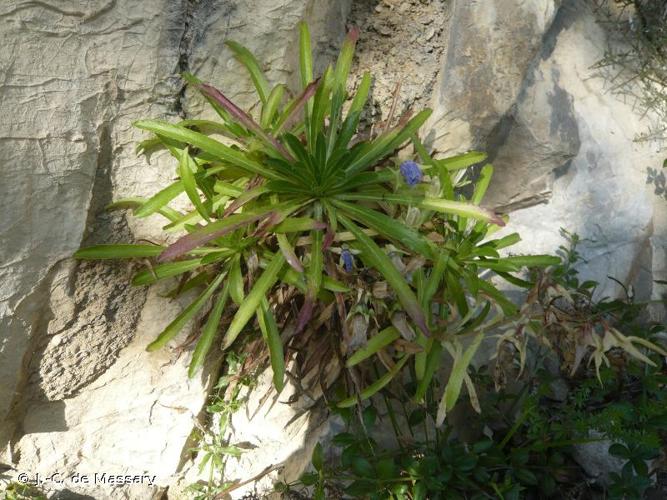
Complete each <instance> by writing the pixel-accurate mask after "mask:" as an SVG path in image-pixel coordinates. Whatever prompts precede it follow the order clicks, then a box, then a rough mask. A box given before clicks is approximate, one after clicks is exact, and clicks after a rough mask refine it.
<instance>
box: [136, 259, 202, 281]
mask: <svg viewBox="0 0 667 500" xmlns="http://www.w3.org/2000/svg"><path fill="white" fill-rule="evenodd" d="M201 265H202V260H201V259H189V260H180V261H178V262H167V263H166V264H158V265H156V266H152V267H151V268H150V269H145V270H143V271H140V272H139V273H137V274H136V275H135V276H134V278H133V279H132V284H133V285H134V286H141V285H150V284H152V283H155V282H156V281H157V280H161V279H164V278H171V277H172V276H178V275H179V274H183V273H187V272H188V271H192V270H194V269H197V268H198V267H200V266H201Z"/></svg>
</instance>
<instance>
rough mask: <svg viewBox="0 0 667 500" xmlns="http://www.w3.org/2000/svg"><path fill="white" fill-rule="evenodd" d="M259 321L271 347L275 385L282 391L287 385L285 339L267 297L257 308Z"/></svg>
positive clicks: (277, 389) (263, 335) (265, 338)
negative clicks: (282, 337) (281, 336)
mask: <svg viewBox="0 0 667 500" xmlns="http://www.w3.org/2000/svg"><path fill="white" fill-rule="evenodd" d="M257 322H258V323H259V329H260V330H261V332H262V337H263V338H264V342H266V345H267V347H268V348H269V358H270V360H271V369H272V370H273V386H274V387H275V388H276V391H277V392H278V393H280V392H282V390H283V388H284V387H285V353H284V352H283V341H282V340H281V338H280V332H279V331H278V324H277V323H276V319H275V318H274V316H273V313H272V312H271V309H270V308H269V303H268V301H267V300H266V298H264V300H262V303H261V304H260V306H259V309H257Z"/></svg>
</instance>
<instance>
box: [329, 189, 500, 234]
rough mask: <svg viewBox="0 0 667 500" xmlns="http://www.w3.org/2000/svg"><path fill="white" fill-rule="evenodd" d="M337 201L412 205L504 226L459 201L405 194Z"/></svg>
mask: <svg viewBox="0 0 667 500" xmlns="http://www.w3.org/2000/svg"><path fill="white" fill-rule="evenodd" d="M336 198H337V199H339V200H354V201H378V202H379V201H384V202H388V203H399V204H401V205H412V206H415V207H417V208H421V209H424V210H432V211H434V212H441V213H445V214H452V215H459V216H462V217H470V218H473V219H479V220H484V221H488V222H492V223H494V224H497V225H499V226H504V225H505V222H504V221H503V220H502V219H501V218H500V217H498V216H497V215H496V214H495V213H493V212H491V211H490V210H487V209H485V208H481V207H478V206H477V205H473V204H471V203H464V202H461V201H450V200H444V199H442V198H430V197H423V196H413V195H406V194H391V193H387V194H374V193H352V194H341V195H337V196H336Z"/></svg>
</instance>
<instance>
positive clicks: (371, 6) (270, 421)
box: [0, 0, 667, 499]
mask: <svg viewBox="0 0 667 500" xmlns="http://www.w3.org/2000/svg"><path fill="white" fill-rule="evenodd" d="M589 5H590V2H586V1H585V0H562V1H557V0H539V1H537V0H536V1H534V2H523V1H519V0H488V1H485V2H471V1H468V0H433V1H423V0H406V1H395V0H381V1H380V0H355V1H354V2H351V1H350V0H348V1H343V2H340V1H335V0H277V1H267V0H247V1H241V0H216V1H214V0H176V1H174V0H150V1H139V0H62V1H58V2H41V1H29V0H6V1H4V2H1V3H0V42H2V46H3V47H4V48H5V50H3V51H0V70H1V71H0V75H2V78H1V79H0V110H2V112H3V117H4V118H3V120H1V121H0V213H2V215H3V217H1V218H0V380H1V381H2V382H1V383H0V450H2V456H0V462H2V463H6V464H9V465H11V466H12V467H13V468H14V472H30V473H35V472H41V473H42V474H52V473H54V472H59V473H61V474H63V475H68V474H72V473H75V472H79V473H82V474H90V473H94V472H108V473H114V474H148V475H151V476H153V475H155V476H156V478H155V484H154V485H149V484H139V485H134V486H132V487H128V486H110V485H108V484H107V485H104V484H98V485H81V484H79V485H72V484H65V485H60V486H54V487H55V488H56V489H63V488H65V489H67V490H70V493H67V492H65V495H67V494H73V493H71V492H76V493H79V494H85V495H90V497H92V498H112V499H116V498H119V499H120V498H158V497H159V496H160V495H162V494H163V492H164V489H165V488H167V487H169V486H170V485H172V484H173V482H174V478H175V477H176V475H177V474H178V473H179V471H181V470H182V469H183V466H184V463H185V462H186V458H187V457H186V455H187V450H188V448H189V446H190V441H189V437H190V435H191V432H192V430H193V428H194V420H195V419H197V418H198V417H199V415H200V412H201V408H202V406H203V404H204V402H205V400H206V395H207V393H208V390H209V387H210V384H211V382H212V379H213V378H214V377H215V375H216V374H217V370H218V368H219V363H220V361H219V359H216V357H215V356H212V357H211V359H210V360H209V362H208V365H207V366H206V368H205V369H204V371H203V373H202V374H201V376H199V377H197V378H195V379H193V380H188V379H187V376H186V371H187V363H188V360H189V353H188V351H187V350H186V351H185V352H184V353H182V354H180V353H179V352H178V351H177V350H174V349H165V350H162V351H159V352H157V353H151V354H148V353H146V352H145V350H144V348H145V346H146V344H147V343H148V342H150V341H151V340H152V339H153V338H154V337H155V335H157V334H158V333H159V332H160V331H161V329H162V328H164V326H165V325H166V324H168V322H169V321H170V320H171V319H172V318H173V317H174V316H175V315H176V314H177V313H178V311H179V310H180V306H179V304H178V303H174V302H172V301H170V300H169V299H166V298H164V297H162V296H161V294H162V293H163V292H164V291H165V290H164V289H159V288H153V289H149V290H145V289H135V288H131V287H129V286H128V284H127V283H128V281H129V277H130V276H131V275H132V271H133V268H131V267H130V265H128V264H124V263H121V264H110V263H108V262H102V263H77V262H74V261H73V260H71V259H70V256H71V255H72V253H73V252H74V251H76V250H77V249H78V248H79V247H80V246H81V245H82V244H83V245H89V244H95V243H108V242H121V241H131V240H132V239H135V240H138V239H143V238H145V239H150V240H151V241H161V239H162V238H164V237H163V235H162V233H161V231H160V227H161V225H162V221H160V220H156V219H155V218H149V219H141V220H135V219H132V218H131V217H130V218H126V217H125V214H124V213H123V212H106V211H105V210H104V207H105V206H106V205H107V204H108V203H110V202H111V201H113V200H116V199H119V198H123V197H128V196H141V197H145V196H148V195H151V194H153V193H155V192H156V191H157V190H159V189H160V188H162V187H164V186H166V185H167V184H168V183H169V182H170V181H171V179H173V177H174V175H175V174H174V165H173V162H172V161H171V160H170V158H169V157H168V155H165V154H163V153H156V154H154V155H153V156H152V158H151V161H150V163H148V162H147V161H146V159H144V158H143V157H137V156H136V155H135V152H134V148H135V145H136V143H137V142H138V141H139V140H140V139H142V138H143V134H142V133H141V132H140V131H138V130H136V129H133V128H132V126H131V123H132V121H133V120H136V119H138V118H144V117H152V118H162V119H166V120H170V121H175V120H177V119H179V118H181V117H184V116H187V117H198V116H202V115H204V116H206V114H207V113H209V112H210V111H208V110H206V109H205V106H204V105H203V101H202V100H201V99H198V98H196V96H194V95H191V94H190V91H189V90H187V89H184V87H183V85H182V82H181V80H180V79H179V78H178V74H179V73H180V72H181V71H185V70H187V71H191V72H193V73H196V74H197V75H198V76H199V77H201V78H202V79H204V80H208V81H210V82H211V83H212V84H214V85H215V86H217V87H220V88H221V89H224V91H225V93H226V94H228V95H229V96H230V97H231V98H232V99H233V100H235V101H236V102H238V103H239V104H240V105H242V106H244V107H250V106H252V105H253V104H254V102H253V100H252V96H251V93H250V91H249V90H250V81H249V79H248V78H247V77H246V75H245V74H244V73H242V72H240V66H239V64H238V63H237V62H236V61H235V60H234V59H233V58H232V57H231V54H230V53H229V51H228V50H226V49H225V47H224V41H225V40H226V39H230V38H231V39H234V40H236V41H238V42H240V43H242V44H244V45H246V46H248V47H249V48H250V49H251V50H252V51H253V52H255V54H256V55H257V57H258V59H259V60H260V61H263V62H266V68H265V69H266V70H267V75H268V77H269V80H271V81H273V82H277V81H285V80H287V81H288V82H294V81H295V72H294V71H293V69H294V68H295V67H296V65H295V63H296V60H297V59H296V58H297V52H296V50H297V47H296V46H297V45H298V44H297V43H296V41H297V30H296V25H297V23H298V22H299V21H300V20H301V19H306V20H308V22H309V24H310V26H311V31H312V32H313V36H314V40H313V47H314V48H315V50H316V53H317V54H318V55H320V56H322V57H321V58H320V59H319V64H320V70H321V69H322V68H323V64H324V63H325V62H328V61H329V60H331V59H332V57H334V56H335V54H336V50H337V47H338V46H339V43H340V41H341V38H342V36H343V34H344V32H345V27H346V24H355V25H358V26H359V27H360V29H361V35H360V40H359V43H358V55H357V57H356V59H355V62H354V68H353V71H354V73H355V74H356V76H358V75H360V74H361V73H363V72H364V71H367V70H370V71H372V72H373V73H374V77H375V81H374V84H373V88H372V98H371V106H370V107H369V109H368V110H367V113H368V114H367V116H366V117H365V119H366V122H369V121H370V120H371V119H372V120H377V119H386V117H387V115H388V113H389V109H390V107H391V102H392V99H393V97H392V96H393V92H394V89H395V86H396V84H397V83H398V82H400V83H401V89H400V90H399V93H398V99H397V110H396V115H400V114H401V113H403V112H404V111H406V110H408V109H411V108H412V109H414V110H418V109H419V108H420V107H423V106H426V105H430V106H431V107H433V109H434V114H433V118H432V119H431V121H430V123H429V126H428V127H427V128H426V129H425V131H424V132H425V138H426V139H427V143H430V144H431V145H433V147H435V148H436V149H437V150H438V151H439V152H441V153H443V154H451V153H453V152H462V151H466V150H469V149H472V148H477V149H486V150H488V151H489V154H490V158H491V160H492V161H493V163H494V166H495V167H496V177H495V181H494V182H493V183H492V186H491V189H490V192H489V199H488V201H487V203H489V204H490V205H491V206H494V207H500V208H502V209H503V210H505V211H509V212H511V224H510V225H509V227H508V228H507V231H519V232H520V233H521V235H522V237H523V241H522V242H521V246H520V247H517V248H516V250H515V249H513V251H525V252H553V251H555V250H556V249H557V247H558V245H560V244H562V243H563V240H562V239H561V237H560V236H559V228H560V227H564V228H566V229H568V230H569V231H572V232H578V233H579V234H580V236H581V237H582V238H584V239H585V242H584V245H583V248H582V254H583V257H584V259H586V260H587V261H588V264H587V266H586V267H585V272H586V275H585V278H587V279H596V280H598V281H600V282H602V283H603V284H604V289H603V291H602V292H603V294H604V295H611V296H613V295H617V294H619V293H621V292H622V290H621V288H620V287H619V286H618V285H617V284H615V283H614V282H612V281H611V280H608V279H607V278H606V276H607V275H612V276H614V277H615V278H616V279H618V280H620V281H621V282H623V283H625V284H632V285H634V286H635V288H636V289H637V293H638V299H640V300H641V299H648V298H659V297H660V294H661V291H660V289H659V288H657V285H655V284H654V283H653V280H655V279H662V280H664V279H666V278H667V274H666V273H667V256H666V255H665V248H667V245H666V243H667V204H666V203H665V200H664V199H663V198H661V197H659V196H656V195H654V194H653V192H652V189H651V186H650V185H647V183H646V172H647V168H649V167H650V168H654V169H655V168H659V167H660V166H661V165H662V161H663V159H664V157H665V156H667V154H666V153H665V152H664V150H661V149H660V147H659V146H660V145H656V144H654V143H637V142H635V141H634V138H635V136H636V135H637V134H638V133H640V132H641V131H642V130H643V129H645V128H646V127H647V126H648V125H649V124H650V120H651V119H652V117H651V116H650V114H649V115H647V116H643V115H642V114H641V112H640V111H639V110H636V109H634V108H633V105H632V103H631V102H623V101H622V100H620V99H619V98H618V97H617V96H616V95H614V94H613V93H612V92H610V91H609V88H608V84H607V83H606V82H605V81H604V80H603V79H601V78H599V77H597V76H596V75H595V73H594V72H593V71H592V70H591V66H592V64H593V63H595V61H596V60H597V59H599V58H600V57H601V56H602V54H603V52H604V49H605V47H606V44H607V34H606V33H605V31H604V30H603V29H602V28H601V27H600V25H599V24H597V23H596V17H595V13H594V12H593V11H592V10H591V9H590V7H589ZM237 74H238V75H240V76H236V75H237ZM179 202H180V203H186V201H185V200H180V201H179ZM156 217H157V216H156ZM137 265H141V264H140V263H139V264H137ZM165 287H166V288H168V287H169V284H165ZM166 288H165V289H166ZM663 314H664V311H662V310H658V309H656V311H655V315H656V318H657V319H660V317H663V318H664V316H661V315H663ZM186 334H187V332H184V333H183V336H182V337H179V339H177V341H176V342H175V343H174V344H173V345H172V346H171V347H172V348H173V347H174V346H176V345H178V343H179V341H182V340H183V338H185V335H186ZM267 379H268V377H267ZM257 391H258V393H260V394H263V393H264V392H265V391H266V389H265V388H264V387H259V388H258V389H257ZM275 408H276V410H275V413H267V414H262V416H261V420H253V419H247V418H245V417H244V418H240V419H238V420H239V426H240V427H239V429H238V430H237V435H238V436H239V439H250V438H249V437H248V436H253V439H255V438H256V441H257V443H255V444H257V445H258V449H261V446H262V445H263V442H265V443H266V446H267V449H270V450H273V452H272V453H273V454H272V455H270V456H269V455H267V456H263V455H262V454H261V452H259V451H258V452H256V453H255V454H254V455H253V463H252V467H253V470H255V469H256V470H258V471H261V470H263V469H264V468H265V467H266V466H267V465H271V464H272V463H273V462H275V461H276V460H287V459H289V460H292V461H293V467H292V469H294V474H298V469H299V468H300V467H301V468H302V467H303V466H305V464H307V462H308V459H309V457H310V451H311V449H312V446H313V445H314V443H315V442H316V441H317V438H318V436H319V434H318V433H319V432H325V431H324V430H322V429H325V430H326V428H327V426H322V425H320V424H321V420H320V419H312V420H313V422H315V421H317V422H316V424H317V425H316V424H315V423H313V424H312V425H309V426H303V422H301V423H299V425H300V427H299V428H298V429H297V428H294V429H289V430H288V431H286V432H279V430H280V429H282V428H283V427H284V425H285V423H287V422H288V421H289V420H290V419H292V418H293V416H294V411H291V410H290V411H287V410H285V407H284V405H278V406H276V407H275ZM272 426H274V427H272ZM260 428H261V430H262V432H258V429H260ZM316 428H317V429H319V430H316ZM232 438H233V436H232ZM262 440H264V441H262ZM290 457H291V458H290ZM295 464H296V465H295ZM231 470H233V471H234V474H237V475H239V477H238V478H239V479H244V478H243V477H240V476H241V475H242V474H243V473H244V470H245V469H244V467H243V466H240V467H236V468H233V469H231ZM231 479H236V477H234V478H231ZM193 480H196V477H195V478H193ZM249 489H252V486H249ZM64 498H67V496H64Z"/></svg>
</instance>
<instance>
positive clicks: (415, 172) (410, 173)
mask: <svg viewBox="0 0 667 500" xmlns="http://www.w3.org/2000/svg"><path fill="white" fill-rule="evenodd" d="M400 170H401V174H403V177H404V178H405V182H406V183H407V185H408V186H414V185H416V184H419V183H420V182H421V180H422V171H421V169H420V168H419V165H417V164H416V163H415V162H414V161H412V160H406V161H404V162H403V163H401V167H400Z"/></svg>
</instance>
